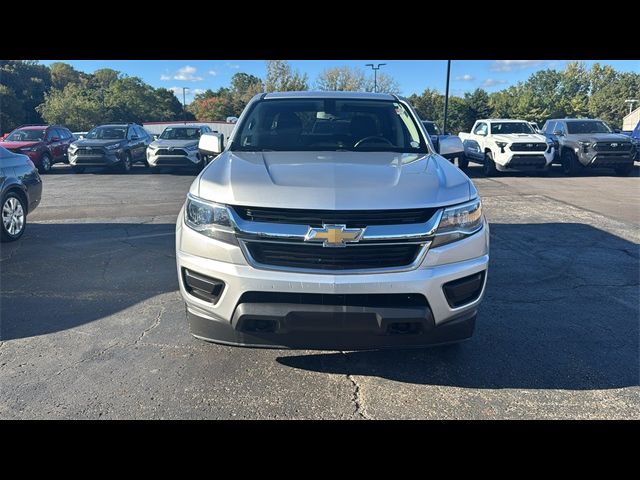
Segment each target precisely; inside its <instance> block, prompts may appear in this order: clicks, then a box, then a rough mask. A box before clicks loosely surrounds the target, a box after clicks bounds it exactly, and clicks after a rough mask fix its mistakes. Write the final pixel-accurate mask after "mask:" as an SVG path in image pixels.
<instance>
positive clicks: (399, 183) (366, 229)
mask: <svg viewBox="0 0 640 480" xmlns="http://www.w3.org/2000/svg"><path fill="white" fill-rule="evenodd" d="M199 148H200V150H201V151H202V152H203V153H205V154H208V155H218V154H219V156H218V157H217V158H216V159H215V160H214V161H212V162H211V163H210V164H209V165H208V166H207V167H206V168H205V170H204V171H203V172H201V173H200V175H199V176H198V177H197V178H196V179H195V180H194V182H193V184H192V185H191V189H190V191H189V194H188V196H187V199H186V202H185V205H184V207H183V208H182V210H181V211H180V214H179V216H178V221H177V225H176V259H177V267H178V277H179V284H180V291H181V293H182V296H183V298H184V300H185V302H186V305H187V315H188V319H189V322H190V326H191V332H192V334H193V335H194V336H196V337H198V338H201V339H204V340H211V341H215V342H220V343H226V344H233V345H248V346H270V347H289V348H318V349H368V348H379V347H393V346H424V345H432V344H440V343H448V342H455V341H460V340H463V339H466V338H469V337H470V336H471V335H472V332H473V328H474V324H475V318H476V313H477V309H478V305H479V304H480V301H481V299H482V296H483V294H484V289H485V284H486V281H487V266H488V262H489V227H488V224H487V222H486V220H485V217H484V215H483V214H482V207H481V202H480V198H479V196H478V192H477V190H476V188H475V187H474V185H473V183H472V182H471V180H469V178H468V177H467V176H466V175H465V174H464V173H463V172H462V171H461V170H459V169H458V168H457V167H455V166H454V165H452V164H451V163H450V162H449V161H447V160H445V159H444V158H443V157H441V156H439V155H438V154H436V153H435V152H434V149H433V145H432V144H431V142H430V139H429V135H428V133H427V132H426V131H425V129H424V126H423V125H422V123H421V122H420V120H419V118H418V116H417V114H416V112H415V111H414V109H413V108H412V107H411V105H409V103H408V102H407V101H406V100H405V99H403V98H400V97H397V96H394V95H386V94H372V93H352V92H348V93H347V92H288V93H268V94H260V95H257V96H256V97H254V98H253V99H252V100H251V102H250V103H249V104H248V105H247V107H246V108H245V110H244V112H243V113H242V115H241V117H240V119H239V120H238V124H237V126H236V128H235V130H234V132H233V133H232V135H231V136H230V138H229V142H228V145H227V146H226V147H224V146H223V141H222V137H221V136H220V135H218V134H205V135H203V136H202V137H201V139H200V142H199Z"/></svg>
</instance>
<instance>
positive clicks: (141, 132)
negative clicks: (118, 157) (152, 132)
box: [135, 126, 147, 138]
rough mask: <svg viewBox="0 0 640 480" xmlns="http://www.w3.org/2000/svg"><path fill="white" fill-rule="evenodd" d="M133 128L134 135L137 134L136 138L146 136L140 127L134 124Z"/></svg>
mask: <svg viewBox="0 0 640 480" xmlns="http://www.w3.org/2000/svg"><path fill="white" fill-rule="evenodd" d="M135 128H136V135H138V138H147V134H146V133H145V131H144V129H143V128H142V127H138V126H136V127H135Z"/></svg>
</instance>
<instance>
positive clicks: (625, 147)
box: [594, 142, 631, 152]
mask: <svg viewBox="0 0 640 480" xmlns="http://www.w3.org/2000/svg"><path fill="white" fill-rule="evenodd" d="M594 150H595V151H596V152H629V151H631V142H598V143H596V145H595V147H594Z"/></svg>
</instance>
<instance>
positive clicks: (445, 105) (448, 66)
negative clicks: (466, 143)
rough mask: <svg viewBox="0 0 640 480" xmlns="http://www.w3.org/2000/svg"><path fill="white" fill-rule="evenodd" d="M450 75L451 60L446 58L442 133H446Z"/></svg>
mask: <svg viewBox="0 0 640 480" xmlns="http://www.w3.org/2000/svg"><path fill="white" fill-rule="evenodd" d="M450 76H451V60H447V87H446V89H445V94H444V121H443V122H442V123H443V125H442V133H443V134H444V135H446V134H447V113H448V111H449V77H450Z"/></svg>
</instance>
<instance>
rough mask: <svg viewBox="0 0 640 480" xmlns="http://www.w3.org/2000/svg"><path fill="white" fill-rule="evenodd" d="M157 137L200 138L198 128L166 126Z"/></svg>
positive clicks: (175, 138) (169, 138) (176, 138)
mask: <svg viewBox="0 0 640 480" xmlns="http://www.w3.org/2000/svg"><path fill="white" fill-rule="evenodd" d="M158 138H161V139H163V140H197V139H199V138H200V128H198V127H196V128H185V127H180V128H175V127H167V128H165V129H164V132H162V135H160V137H158Z"/></svg>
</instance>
